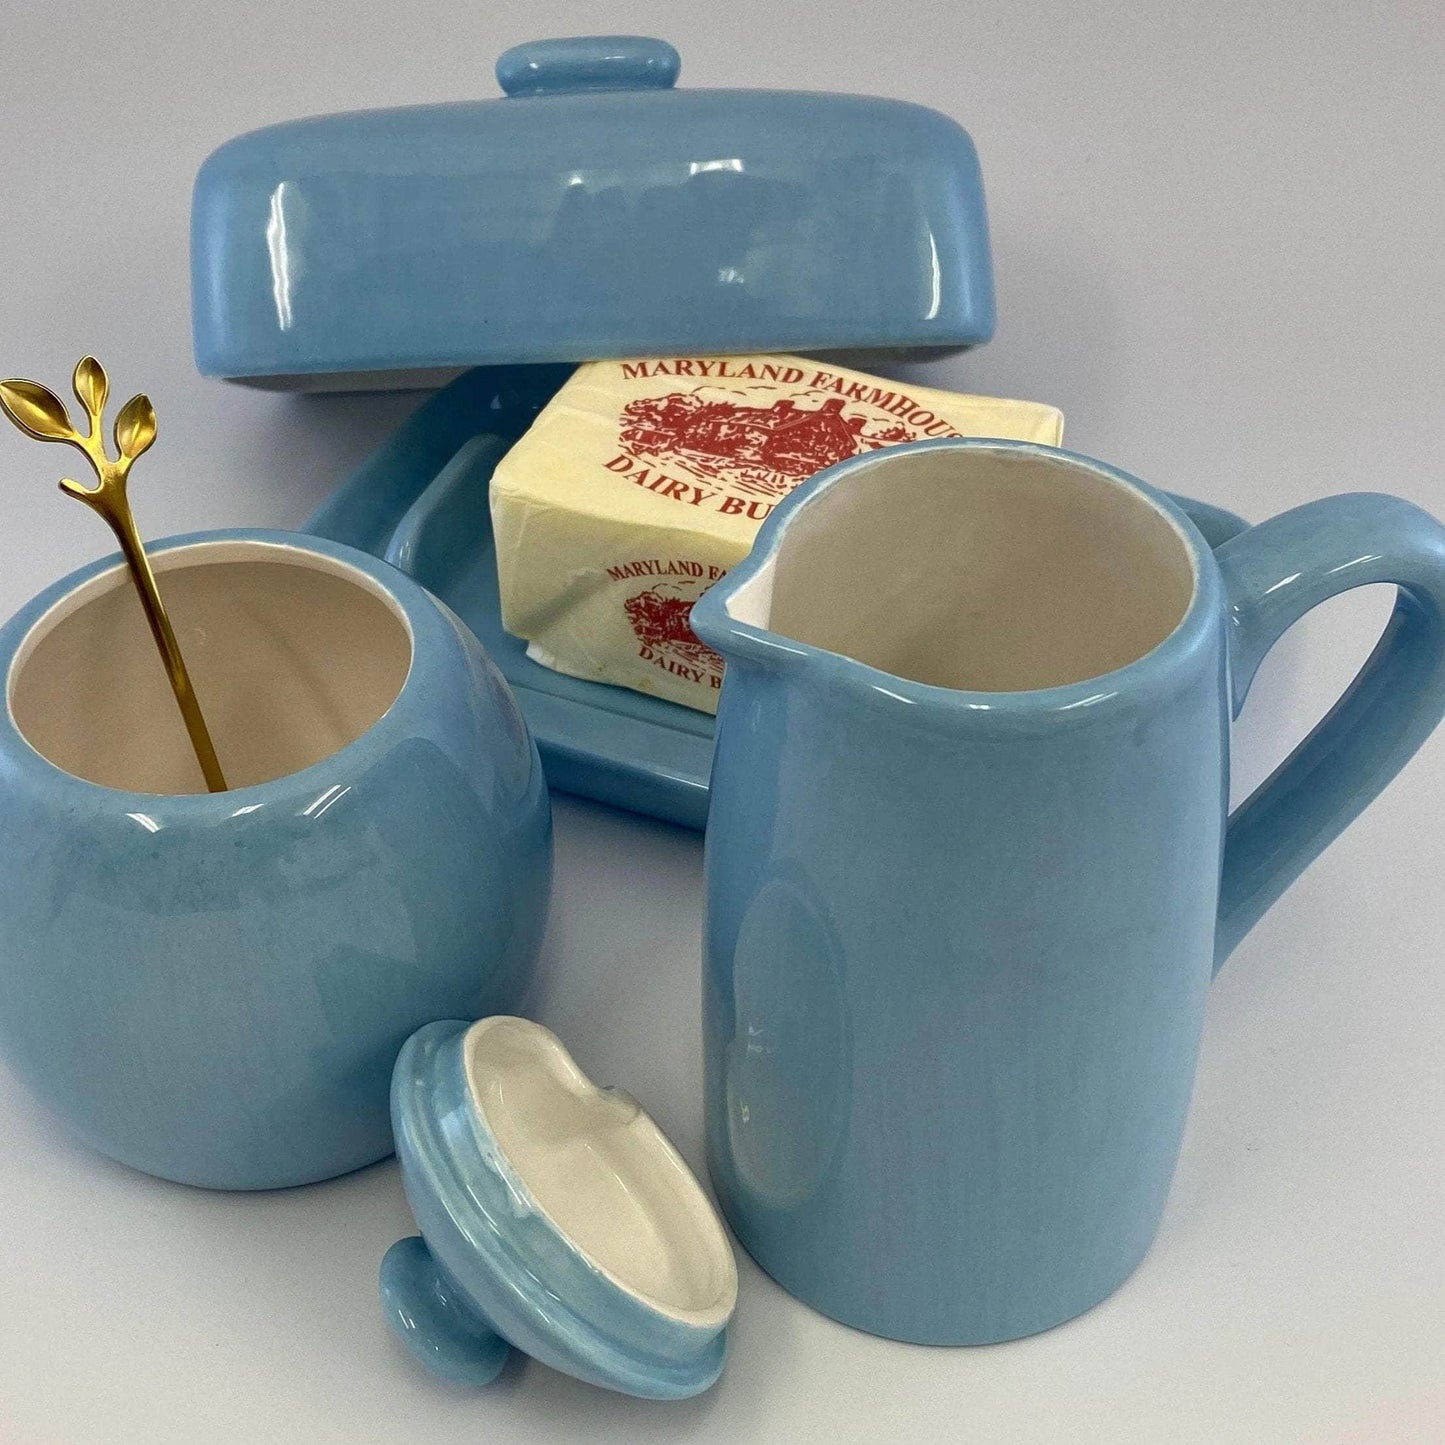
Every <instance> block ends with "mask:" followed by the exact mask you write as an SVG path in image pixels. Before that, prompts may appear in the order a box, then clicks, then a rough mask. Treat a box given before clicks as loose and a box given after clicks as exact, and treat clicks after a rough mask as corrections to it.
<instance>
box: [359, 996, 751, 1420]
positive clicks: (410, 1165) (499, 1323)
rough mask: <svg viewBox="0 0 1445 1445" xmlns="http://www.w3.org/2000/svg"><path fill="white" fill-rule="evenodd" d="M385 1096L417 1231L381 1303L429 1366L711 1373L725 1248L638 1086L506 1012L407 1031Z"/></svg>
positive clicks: (686, 1381) (724, 1303)
mask: <svg viewBox="0 0 1445 1445" xmlns="http://www.w3.org/2000/svg"><path fill="white" fill-rule="evenodd" d="M391 1108H392V1125H393V1128H394V1131H395V1135H396V1152H397V1157H398V1159H399V1160H400V1162H401V1171H402V1182H403V1185H404V1187H405V1189H406V1195H407V1200H408V1202H409V1203H410V1204H411V1208H412V1213H413V1214H414V1215H415V1217H416V1221H417V1224H418V1227H419V1228H420V1230H421V1236H420V1237H419V1238H418V1237H412V1238H409V1239H403V1240H401V1241H399V1242H398V1243H397V1244H395V1245H393V1246H392V1248H391V1249H390V1250H389V1251H388V1252H387V1254H386V1257H385V1259H384V1260H383V1261H382V1265H381V1278H380V1285H381V1297H382V1307H383V1313H384V1314H385V1316H386V1319H387V1321H388V1323H390V1325H391V1326H392V1328H393V1330H394V1331H395V1332H396V1334H397V1335H398V1336H399V1337H400V1338H401V1340H402V1341H403V1342H404V1343H405V1344H406V1346H407V1348H408V1349H409V1350H411V1352H412V1353H413V1354H414V1355H415V1356H416V1357H417V1358H418V1359H419V1360H420V1361H421V1362H422V1364H424V1365H425V1366H426V1367H427V1368H428V1369H430V1370H431V1371H432V1372H433V1373H435V1374H438V1375H440V1376H442V1377H444V1378H446V1379H448V1380H451V1381H453V1382H457V1383H466V1384H477V1385H480V1384H486V1383H488V1382H490V1381H491V1380H492V1379H494V1378H495V1377H496V1375H497V1374H498V1373H499V1371H500V1370H501V1369H502V1367H503V1365H504V1364H505V1362H506V1359H507V1356H508V1353H509V1346H511V1347H515V1348H516V1349H518V1350H520V1351H522V1352H524V1353H525V1354H528V1355H531V1356H533V1357H534V1358H535V1359H538V1360H541V1361H543V1362H544V1363H546V1364H548V1365H551V1366H552V1367H553V1368H555V1369H558V1370H561V1371H563V1372H565V1373H567V1374H570V1375H573V1376H575V1377H577V1378H578V1379H581V1380H586V1381H588V1382H589V1383H591V1384H594V1385H601V1386H604V1387H605V1388H608V1389H612V1390H618V1391H622V1392H623V1393H626V1394H630V1395H638V1396H642V1397H644V1398H649V1399H678V1398H682V1397H684V1396H689V1395H695V1394H698V1393H699V1392H700V1391H702V1390H705V1389H706V1388H707V1387H708V1386H709V1385H711V1384H712V1383H713V1381H714V1380H716V1379H717V1377H718V1375H719V1374H720V1373H721V1371H722V1368H723V1363H724V1360H725V1357H726V1352H727V1326H728V1322H729V1321H730V1319H731V1318H732V1314H733V1309H734V1307H735V1305H736V1301H737V1265H736V1261H735V1260H734V1258H733V1252H732V1246H731V1244H730V1243H729V1241H728V1237H727V1234H726V1233H725V1231H724V1229H723V1227H722V1223H721V1221H720V1220H719V1219H718V1217H717V1214H716V1212H715V1211H714V1209H713V1207H712V1204H711V1203H710V1202H709V1200H708V1198H707V1195H706V1194H705V1193H704V1192H703V1190H702V1187H701V1186H700V1185H699V1184H698V1182H697V1180H696V1178H695V1177H694V1176H693V1175H692V1173H691V1171H690V1170H689V1169H688V1167H687V1165H686V1164H685V1163H684V1162H683V1160H682V1158H681V1157H680V1156H679V1155H678V1153H677V1151H676V1150H675V1149H674V1148H673V1147H672V1145H671V1144H670V1143H669V1142H668V1140H667V1138H666V1137H665V1136H664V1135H663V1133H662V1131H661V1130H660V1129H659V1128H658V1127H657V1125H656V1124H655V1123H653V1121H652V1120H651V1119H650V1118H649V1117H648V1115H647V1114H646V1113H645V1112H644V1111H643V1110H642V1108H641V1107H640V1105H638V1103H637V1101H636V1100H635V1099H633V1098H632V1097H631V1096H630V1095H628V1094H625V1093H623V1092H621V1091H620V1090H616V1089H602V1088H598V1087H597V1086H596V1085H595V1084H593V1083H592V1082H591V1081H590V1080H588V1079H587V1077H586V1076H585V1075H584V1074H583V1073H582V1071H581V1070H580V1069H579V1068H578V1067H577V1065H576V1064H575V1063H574V1062H573V1060H572V1058H571V1056H570V1055H569V1054H568V1053H567V1051H566V1049H565V1048H564V1047H563V1046H562V1044H561V1043H560V1041H559V1040H558V1039H557V1037H556V1035H554V1034H553V1033H551V1032H550V1031H549V1030H547V1029H545V1028H543V1027H542V1026H541V1025H540V1024H536V1023H532V1022H529V1021H528V1020H526V1019H521V1018H513V1017H510V1016H505V1015H499V1016H496V1017H492V1018H485V1019H481V1020H479V1021H478V1022H477V1023H474V1024H467V1023H463V1022H458V1021H455V1020H446V1021H442V1022H439V1023H434V1024H428V1025H426V1026H425V1027H424V1028H422V1029H419V1030H418V1031H417V1032H416V1033H415V1034H413V1035H412V1037H411V1038H410V1039H409V1040H408V1041H407V1043H406V1045H405V1046H404V1047H403V1049H402V1051H401V1054H400V1056H399V1057H398V1059H397V1063H396V1068H395V1071H394V1073H393V1076H392V1093H391Z"/></svg>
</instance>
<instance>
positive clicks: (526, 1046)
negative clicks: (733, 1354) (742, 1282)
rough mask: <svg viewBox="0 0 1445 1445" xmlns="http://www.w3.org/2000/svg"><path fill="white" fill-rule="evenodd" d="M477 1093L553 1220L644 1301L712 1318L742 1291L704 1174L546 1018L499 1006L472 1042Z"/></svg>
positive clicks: (701, 1323)
mask: <svg viewBox="0 0 1445 1445" xmlns="http://www.w3.org/2000/svg"><path fill="white" fill-rule="evenodd" d="M463 1053H464V1057H465V1060H466V1070H467V1078H468V1080H469V1082H470V1084H471V1088H472V1092H473V1095H474V1096H475V1098H476V1100H477V1105H478V1107H479V1108H480V1109H481V1111H482V1116H483V1118H485V1120H486V1121H487V1125H488V1127H489V1128H490V1129H491V1131H492V1133H493V1135H494V1136H495V1138H496V1140H497V1143H498V1144H499V1145H500V1146H501V1149H502V1152H503V1153H504V1154H505V1155H506V1157H507V1161H508V1163H509V1164H510V1165H511V1166H512V1168H513V1169H514V1170H515V1171H516V1173H517V1174H518V1176H519V1177H520V1178H521V1179H522V1181H523V1183H524V1184H525V1185H526V1186H527V1189H528V1190H529V1191H530V1192H531V1194H532V1197H533V1199H535V1200H536V1202H537V1204H538V1206H539V1207H540V1208H541V1209H542V1210H543V1212H544V1213H545V1214H546V1215H547V1217H548V1219H549V1220H550V1221H551V1222H552V1224H553V1225H554V1226H555V1227H556V1228H557V1229H558V1230H559V1231H560V1232H561V1233H562V1234H563V1235H565V1236H566V1237H567V1238H568V1239H569V1240H570V1241H571V1242H572V1244H573V1245H574V1246H575V1247H576V1248H577V1249H579V1250H580V1251H581V1252H582V1253H583V1254H584V1255H586V1257H587V1258H588V1259H589V1260H590V1261H591V1262H592V1264H594V1265H595V1266H596V1267H597V1268H598V1269H600V1270H601V1271H602V1272H603V1273H604V1274H606V1275H607V1276H608V1278H610V1279H611V1280H612V1281H613V1282H614V1283H615V1284H618V1285H620V1286H621V1287H622V1288H624V1289H626V1290H628V1291H629V1292H631V1293H632V1294H634V1295H635V1296H637V1297H638V1298H639V1299H641V1300H642V1301H643V1302H644V1303H646V1304H648V1305H649V1306H651V1307H652V1308H653V1309H655V1310H658V1311H660V1312H661V1313H663V1314H666V1315H668V1316H670V1317H671V1318H673V1319H677V1320H681V1321H683V1322H685V1323H687V1324H692V1325H696V1326H698V1327H700V1328H710V1329H715V1328H717V1327H719V1326H721V1325H722V1324H724V1323H725V1322H726V1321H727V1319H728V1317H729V1316H730V1315H731V1314H732V1312H733V1306H734V1305H735V1304H736V1302H737V1289H738V1277H737V1264H736V1261H735V1260H734V1259H733V1252H732V1247H731V1245H729V1243H728V1240H727V1236H726V1235H725V1234H724V1233H723V1228H722V1225H721V1223H719V1221H718V1217H717V1215H716V1213H715V1212H714V1210H713V1207H712V1205H711V1204H710V1203H709V1202H708V1199H707V1196H706V1195H705V1194H704V1193H703V1192H702V1188H701V1186H700V1185H699V1184H698V1182H697V1180H696V1179H695V1178H694V1177H693V1175H692V1172H691V1171H690V1170H689V1169H688V1167H687V1165H686V1164H685V1163H683V1161H682V1159H681V1157H680V1156H679V1155H678V1153H677V1151H676V1150H675V1149H674V1148H673V1147H672V1145H671V1144H670V1143H669V1142H668V1140H667V1138H666V1136H665V1135H664V1134H663V1133H662V1131H661V1130H660V1129H659V1128H658V1127H657V1125H656V1124H654V1123H653V1121H652V1120H651V1119H650V1118H649V1117H648V1116H647V1114H645V1113H644V1112H643V1111H642V1109H641V1108H640V1107H639V1106H638V1104H637V1101H636V1100H635V1099H633V1098H631V1097H630V1096H629V1095H627V1094H624V1093H621V1092H620V1091H616V1090H608V1089H599V1088H598V1087H597V1086H596V1085H595V1084H593V1083H592V1082H591V1081H590V1080H589V1079H588V1078H587V1077H586V1075H584V1074H583V1073H582V1071H581V1070H580V1069H579V1068H578V1067H577V1065H576V1064H575V1063H574V1062H573V1061H572V1058H571V1056H570V1055H569V1054H568V1053H567V1051H566V1049H564V1048H563V1047H562V1044H561V1043H560V1042H559V1040H558V1039H557V1037H556V1035H555V1034H553V1033H551V1032H550V1031H549V1030H548V1029H545V1028H543V1027H542V1026H541V1025H540V1024H534V1023H531V1022H529V1021H528V1020H526V1019H519V1018H511V1017H506V1016H499V1017H495V1018H487V1019H482V1020H481V1021H480V1022H478V1023H475V1024H473V1025H472V1027H471V1029H470V1030H469V1031H468V1033H467V1036H466V1040H465V1042H464V1045H463Z"/></svg>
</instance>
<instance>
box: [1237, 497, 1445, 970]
mask: <svg viewBox="0 0 1445 1445" xmlns="http://www.w3.org/2000/svg"><path fill="white" fill-rule="evenodd" d="M1215 557H1216V558H1217V560H1218V563H1219V569H1220V572H1221V573H1222V574H1223V577H1224V586H1225V590H1226V593H1227V595H1228V599H1229V600H1228V617H1229V663H1230V678H1231V683H1230V686H1231V694H1232V704H1233V711H1234V715H1235V716H1236V717H1237V716H1238V715H1239V711H1240V709H1241V708H1242V707H1243V705H1244V699H1245V697H1246V695H1247V694H1248V692H1249V687H1250V684H1251V683H1252V682H1253V681H1254V675H1255V673H1256V672H1257V671H1258V669H1259V665H1260V663H1261V662H1262V661H1263V660H1264V656H1265V654H1266V653H1267V652H1268V651H1269V649H1270V648H1271V647H1272V646H1273V645H1274V644H1275V642H1276V641H1278V639H1279V638H1280V636H1281V635H1282V634H1283V633H1284V632H1286V631H1287V630H1288V629H1289V628H1290V627H1291V626H1292V625H1293V624H1294V623H1295V622H1297V621H1298V620H1299V619H1300V618H1301V617H1303V616H1304V614H1305V613H1306V612H1308V611H1309V610H1310V609H1311V608H1312V607H1314V606H1316V605H1317V604H1318V603H1320V602H1323V601H1325V599H1326V598H1329V597H1334V596H1336V595H1337V594H1339V593H1341V592H1347V591H1349V590H1350V589H1352V588H1355V587H1363V586H1365V585H1367V584H1369V583H1372V582H1393V583H1395V585H1396V586H1397V588H1398V589H1399V590H1398V592H1397V593H1396V598H1395V610H1394V613H1393V614H1392V616H1391V617H1390V620H1389V622H1388V623H1387V624H1386V626H1385V630H1384V631H1383V632H1382V633H1381V634H1380V640H1379V642H1378V643H1376V645H1375V648H1374V651H1373V652H1371V653H1370V656H1369V657H1368V659H1366V661H1365V664H1364V666H1363V667H1361V669H1360V671H1359V672H1358V673H1357V674H1356V676H1355V679H1354V681H1353V682H1352V683H1351V684H1350V685H1349V687H1348V688H1346V690H1345V691H1344V693H1343V694H1342V695H1341V697H1340V699H1339V701H1338V702H1336V703H1335V705H1334V707H1332V708H1331V709H1330V711H1329V712H1328V713H1327V714H1326V716H1325V717H1324V718H1323V720H1322V721H1321V722H1320V723H1319V724H1318V726H1316V727H1315V729H1314V731H1313V732H1311V733H1310V734H1309V736H1308V737H1306V738H1305V740H1304V741H1303V742H1302V743H1300V745H1299V746H1298V747H1297V748H1295V750H1294V751H1293V752H1292V753H1291V754H1290V755H1289V756H1288V757H1287V758H1286V759H1285V760H1284V762H1282V763H1281V764H1280V765H1279V767H1277V768H1276V769H1275V770H1274V772H1273V773H1271V774H1270V776H1269V777H1268V778H1267V779H1266V780H1265V781H1264V782H1263V783H1261V784H1260V786H1259V787H1258V788H1256V789H1255V791H1254V792H1253V793H1251V794H1250V796H1249V797H1248V798H1247V799H1246V800H1245V801H1244V802H1243V803H1241V804H1240V805H1239V807H1238V808H1236V809H1235V810H1234V812H1233V813H1232V814H1231V815H1230V818H1229V823H1228V828H1227V830H1226V833H1225V845H1224V863H1223V869H1222V873H1221V877H1220V893H1219V926H1218V931H1217V934H1216V947H1215V961H1214V967H1215V970H1216V972H1217V971H1218V969H1219V966H1220V965H1221V964H1222V963H1223V962H1224V960H1225V959H1226V958H1228V957H1229V955H1230V953H1231V952H1232V951H1233V950H1234V947H1235V945H1236V944H1237V943H1238V942H1239V941H1240V939H1242V938H1243V937H1244V935H1245V934H1246V933H1248V932H1249V930H1250V929H1251V928H1252V927H1253V926H1254V925H1255V923H1256V922H1258V921H1259V919H1260V917H1261V916H1262V915H1263V914H1264V912H1265V910H1266V909H1267V908H1269V906H1270V905H1271V904H1272V903H1273V902H1274V901H1275V899H1276V898H1278V897H1279V896H1280V894H1281V893H1283V892H1284V890H1285V889H1286V888H1288V887H1289V885H1290V884H1291V883H1293V882H1294V880H1295V879H1296V878H1297V877H1298V876H1299V875H1300V873H1301V872H1303V870H1304V869H1305V868H1306V867H1307V866H1308V865H1309V864H1310V863H1311V862H1312V861H1313V860H1314V859H1315V858H1316V857H1317V856H1318V855H1319V853H1320V852H1321V850H1323V849H1324V847H1325V846H1326V845H1327V844H1328V843H1330V842H1331V841H1333V839H1335V838H1336V837H1338V836H1339V834H1340V833H1341V832H1342V831H1343V830H1344V828H1345V827H1347V826H1348V825H1349V824H1350V823H1351V822H1352V821H1353V820H1354V819H1355V818H1356V817H1357V816H1358V815H1359V813H1360V812H1361V811H1362V810H1363V809H1364V808H1365V806H1366V805H1367V804H1368V803H1369V802H1370V801H1371V800H1372V799H1373V798H1374V797H1375V796H1376V795H1377V794H1378V793H1379V792H1380V790H1381V789H1382V788H1383V787H1384V786H1385V784H1386V783H1388V782H1389V781H1390V779H1391V778H1393V777H1394V776H1395V774H1396V773H1398V772H1399V771H1400V769H1401V768H1402V767H1404V765H1405V764H1406V763H1407V762H1408V761H1409V760H1410V758H1411V756H1412V755H1413V754H1414V752H1415V750H1416V749H1417V748H1418V747H1419V746H1420V744H1421V743H1423V742H1424V741H1425V739H1426V738H1427V737H1428V736H1429V735H1430V733H1431V732H1432V731H1433V729H1434V727H1435V725H1436V724H1437V723H1438V722H1439V721H1440V718H1441V716H1442V715H1445V528H1442V527H1441V525H1440V523H1439V522H1437V521H1436V520H1435V519H1434V518H1433V517H1432V516H1430V514H1429V513H1428V512H1423V511H1421V510H1420V508H1419V507H1416V506H1413V505H1412V504H1411V503H1409V502H1406V501H1403V500H1402V499H1401V498H1399V497H1389V496H1382V495H1379V494H1376V493H1369V492H1357V493H1349V494H1346V495H1344V496H1338V497H1326V498H1324V499H1323V500H1321V501H1317V502H1308V503H1306V504H1305V505H1304V506H1302V507H1295V508H1294V509H1293V510H1292V511H1288V512H1284V513H1282V514H1281V515H1280V516H1278V517H1274V518H1272V519H1271V520H1270V521H1268V522H1263V523H1261V524H1260V525H1259V526H1257V527H1252V528H1250V529H1249V530H1248V531H1246V532H1242V533H1240V535H1239V536H1237V537H1234V538H1231V539H1230V540H1229V541H1227V542H1225V543H1224V544H1223V545H1222V546H1221V547H1220V548H1219V549H1218V550H1217V551H1216V553H1215Z"/></svg>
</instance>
